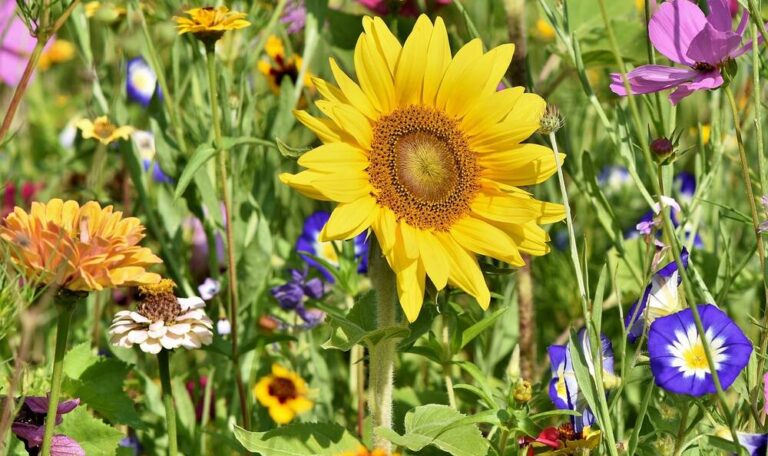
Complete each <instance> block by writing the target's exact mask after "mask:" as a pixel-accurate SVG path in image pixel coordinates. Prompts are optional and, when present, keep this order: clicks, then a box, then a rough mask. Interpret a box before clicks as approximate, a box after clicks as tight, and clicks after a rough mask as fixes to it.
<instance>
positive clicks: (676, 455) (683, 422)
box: [672, 401, 691, 456]
mask: <svg viewBox="0 0 768 456" xmlns="http://www.w3.org/2000/svg"><path fill="white" fill-rule="evenodd" d="M690 409H691V407H690V403H689V402H687V401H686V403H685V406H684V407H683V414H682V416H681V417H680V426H678V428H677V436H676V437H675V450H674V451H673V452H672V455H673V456H680V453H681V452H682V451H683V443H685V429H686V427H687V424H688V412H689V411H690Z"/></svg>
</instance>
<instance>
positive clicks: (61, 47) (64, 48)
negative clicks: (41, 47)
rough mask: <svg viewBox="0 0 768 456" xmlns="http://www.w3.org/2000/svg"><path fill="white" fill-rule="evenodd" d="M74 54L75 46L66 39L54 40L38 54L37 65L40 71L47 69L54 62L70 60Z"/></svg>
mask: <svg viewBox="0 0 768 456" xmlns="http://www.w3.org/2000/svg"><path fill="white" fill-rule="evenodd" d="M74 56H75V46H74V45H73V44H72V43H70V42H69V41H67V40H55V41H54V42H53V43H52V44H51V46H50V47H49V48H48V49H46V50H45V52H43V55H41V56H40V63H38V66H39V67H40V69H41V70H42V71H45V70H47V69H48V68H50V67H51V65H53V64H54V63H61V62H66V61H69V60H72V57H74Z"/></svg>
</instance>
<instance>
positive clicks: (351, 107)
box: [280, 15, 564, 321]
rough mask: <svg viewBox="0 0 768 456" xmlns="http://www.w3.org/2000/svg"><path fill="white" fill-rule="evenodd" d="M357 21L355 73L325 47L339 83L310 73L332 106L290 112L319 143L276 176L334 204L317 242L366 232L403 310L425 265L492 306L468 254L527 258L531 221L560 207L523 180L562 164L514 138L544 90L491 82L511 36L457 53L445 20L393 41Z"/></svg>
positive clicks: (535, 117)
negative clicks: (316, 112) (315, 113)
mask: <svg viewBox="0 0 768 456" xmlns="http://www.w3.org/2000/svg"><path fill="white" fill-rule="evenodd" d="M363 27H364V33H363V34H362V35H361V36H360V38H359V39H358V41H357V46H356V47H355V52H354V63H355V71H356V73H357V76H358V79H359V83H356V82H355V81H353V80H352V79H351V78H350V77H349V76H347V75H346V74H345V73H344V72H343V71H342V70H341V69H340V68H339V66H338V65H337V64H336V62H335V61H334V60H333V59H331V61H330V65H331V70H332V72H333V75H334V78H335V79H336V82H337V84H338V85H333V84H331V83H329V82H326V81H323V80H319V79H316V80H315V86H316V87H317V89H318V91H319V92H320V94H321V95H322V96H323V97H324V98H325V99H324V100H321V101H318V102H317V107H318V108H319V109H320V111H322V113H323V114H325V115H326V116H327V117H328V118H323V119H319V118H315V117H312V116H310V115H309V114H308V113H307V112H304V111H298V112H297V113H296V116H297V118H298V119H299V120H300V121H301V122H302V123H303V124H304V125H306V126H307V127H309V128H310V129H311V130H313V131H314V132H315V133H316V134H317V135H318V136H319V138H320V139H321V140H322V141H323V143H325V144H324V145H322V146H320V147H318V148H316V149H314V150H311V151H309V152H307V153H306V154H304V155H303V156H301V157H300V158H299V165H301V166H304V167H305V168H307V169H306V170H304V171H302V172H300V173H298V174H288V173H284V174H281V175H280V179H281V180H282V181H283V182H284V183H286V184H288V185H290V186H291V187H293V188H295V189H296V190H298V191H299V192H301V193H303V194H304V195H306V196H309V197H311V198H315V199H319V200H326V201H335V202H338V203H340V204H339V205H338V206H337V207H336V209H335V210H334V211H333V213H332V215H331V217H330V219H329V221H328V223H327V224H326V225H325V228H324V229H323V232H322V240H323V241H330V240H337V239H350V238H353V237H355V236H357V235H358V234H360V233H362V232H364V231H365V230H367V229H369V228H371V229H372V230H373V232H374V233H375V235H376V237H377V239H378V241H379V244H380V245H381V248H382V252H383V254H384V256H385V257H386V259H387V262H388V263H389V265H390V267H391V268H392V269H393V270H394V272H395V273H396V275H397V289H398V294H399V298H400V304H401V306H402V308H403V310H404V312H405V315H406V317H407V318H408V320H410V321H414V320H415V319H416V317H417V316H418V314H419V311H420V309H421V306H422V302H423V299H424V289H425V279H426V277H427V276H429V278H430V280H431V281H432V283H433V284H434V285H435V287H436V288H437V289H438V290H440V289H443V288H444V287H445V286H446V284H451V285H453V286H456V287H459V288H461V289H463V290H465V291H466V292H468V293H469V294H470V295H472V296H474V297H475V298H476V299H477V301H478V303H479V304H480V306H482V307H483V308H487V307H488V304H489V302H490V292H489V290H488V286H487V285H486V283H485V280H484V278H483V274H482V272H481V271H480V267H479V265H478V262H477V259H476V257H475V254H481V255H487V256H490V257H493V258H497V259H499V260H502V261H505V262H507V263H510V264H512V265H514V266H523V265H524V261H523V259H522V257H521V253H526V254H529V255H544V254H546V253H547V252H548V251H549V248H548V246H547V241H548V240H549V237H548V235H547V233H546V232H545V231H544V230H543V229H542V228H541V227H540V226H539V224H541V223H552V222H555V221H559V220H561V219H562V218H563V217H564V211H563V207H562V206H561V205H559V204H551V203H545V202H541V201H537V200H536V199H534V198H533V197H532V196H531V195H530V194H529V193H528V192H526V191H524V190H522V189H520V188H519V187H520V186H528V185H533V184H537V183H540V182H542V181H544V180H546V179H547V178H549V177H550V176H551V175H552V174H553V173H555V172H556V170H557V166H556V163H555V157H554V153H553V152H552V150H550V149H549V148H547V147H544V146H540V145H535V144H521V142H522V141H523V140H525V139H526V138H528V137H529V136H530V135H531V134H533V133H534V132H535V131H537V130H538V128H539V125H540V122H539V121H540V118H541V116H542V114H543V112H544V109H545V103H544V100H542V99H541V98H540V97H539V96H537V95H533V94H525V93H523V91H524V90H523V89H522V88H519V87H518V88H509V89H505V90H501V91H497V90H496V88H497V86H498V84H499V81H500V80H501V78H502V76H503V75H504V72H505V71H506V69H507V67H508V66H509V63H510V61H511V59H512V53H513V51H514V46H513V45H511V44H506V45H502V46H499V47H497V48H495V49H493V50H491V51H489V52H486V53H484V52H483V48H482V44H481V42H480V40H477V39H476V40H473V41H471V42H469V43H467V44H466V45H465V46H464V47H462V48H461V49H460V50H459V51H458V52H457V53H456V55H455V56H453V57H452V56H451V51H450V48H449V44H448V35H447V32H446V29H445V25H444V23H443V21H442V19H440V18H437V19H436V22H435V23H434V24H432V22H430V20H429V19H428V18H427V17H426V16H424V15H422V16H421V17H419V19H418V20H417V22H416V25H415V27H414V29H413V31H412V33H411V34H410V36H409V37H408V39H407V40H406V42H405V45H402V46H401V44H400V43H399V42H398V40H397V38H395V36H394V35H393V34H392V33H391V32H390V31H389V30H388V29H387V27H386V25H385V24H384V21H382V20H381V19H379V18H375V19H371V18H370V17H366V18H364V19H363ZM562 158H563V156H561V157H560V159H561V160H562Z"/></svg>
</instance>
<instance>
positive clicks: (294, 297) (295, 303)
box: [270, 269, 325, 310]
mask: <svg viewBox="0 0 768 456" xmlns="http://www.w3.org/2000/svg"><path fill="white" fill-rule="evenodd" d="M270 293H272V296H274V298H275V299H277V303H278V304H280V307H281V308H283V309H284V310H295V309H297V308H299V307H301V306H302V305H303V304H304V300H305V298H310V299H320V298H322V297H323V294H325V289H324V286H323V282H322V281H321V280H320V279H317V278H315V279H310V280H307V272H306V271H304V272H302V271H298V270H296V269H292V270H291V280H289V281H288V282H286V283H285V284H283V285H279V286H276V287H272V289H271V290H270Z"/></svg>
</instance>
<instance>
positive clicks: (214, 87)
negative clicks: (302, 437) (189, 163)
mask: <svg viewBox="0 0 768 456" xmlns="http://www.w3.org/2000/svg"><path fill="white" fill-rule="evenodd" d="M215 49H216V43H215V42H210V43H206V46H205V56H206V59H207V61H208V88H209V90H208V94H209V95H210V97H209V98H210V103H211V117H212V121H213V131H214V135H215V140H216V148H217V149H219V150H218V151H217V152H218V153H217V154H216V158H217V170H218V176H219V191H220V192H221V199H222V203H223V204H224V225H225V226H224V230H225V232H226V237H227V242H226V244H227V274H228V275H227V278H228V279H229V280H228V281H227V282H228V285H229V293H228V294H229V321H230V323H231V325H232V332H231V333H230V337H231V339H232V365H233V368H234V371H235V383H236V384H237V394H238V397H239V399H240V410H241V413H242V417H243V427H244V428H245V429H250V428H251V423H250V421H251V420H250V413H249V411H248V401H247V398H246V392H245V385H244V384H243V378H242V374H241V373H240V354H239V352H238V337H237V335H238V331H237V311H238V299H237V265H236V263H235V246H234V240H235V236H234V234H233V228H232V198H231V195H230V193H229V179H228V177H227V170H228V168H227V161H228V160H227V158H228V157H227V151H226V150H224V149H223V148H222V142H223V141H222V134H221V122H220V120H219V103H218V99H219V94H218V78H217V77H216V53H215Z"/></svg>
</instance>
